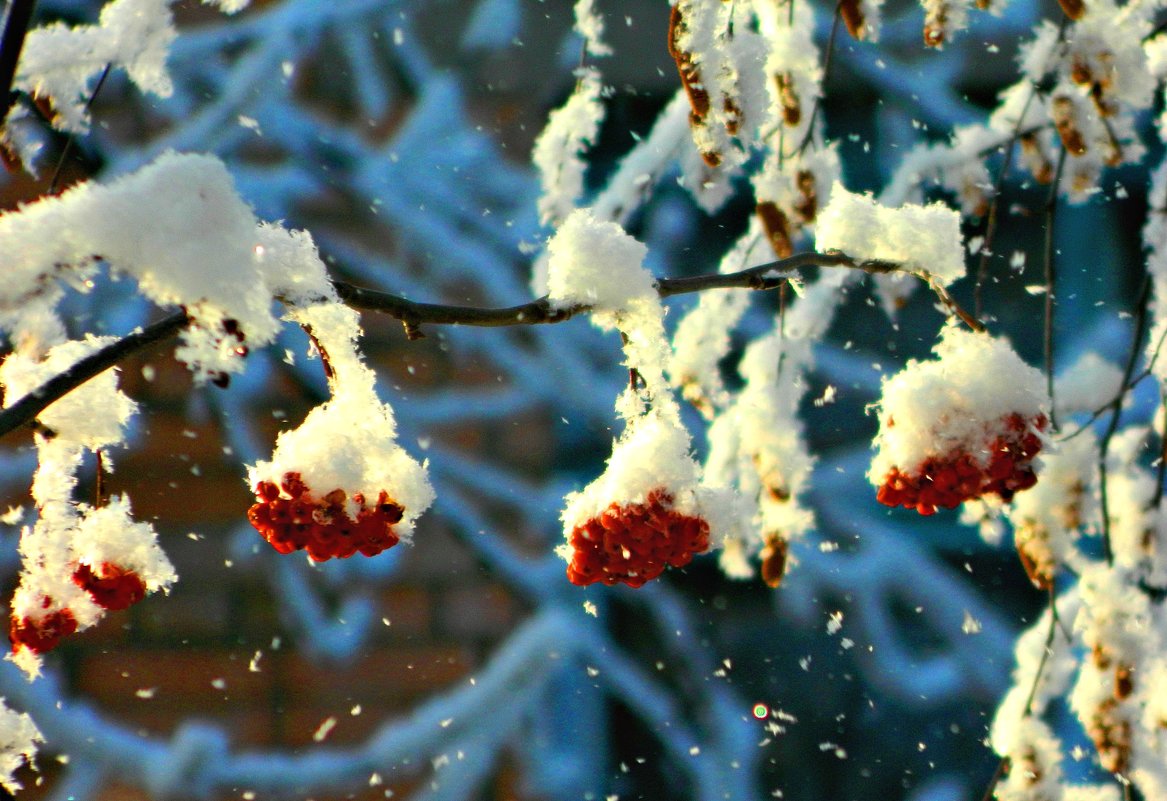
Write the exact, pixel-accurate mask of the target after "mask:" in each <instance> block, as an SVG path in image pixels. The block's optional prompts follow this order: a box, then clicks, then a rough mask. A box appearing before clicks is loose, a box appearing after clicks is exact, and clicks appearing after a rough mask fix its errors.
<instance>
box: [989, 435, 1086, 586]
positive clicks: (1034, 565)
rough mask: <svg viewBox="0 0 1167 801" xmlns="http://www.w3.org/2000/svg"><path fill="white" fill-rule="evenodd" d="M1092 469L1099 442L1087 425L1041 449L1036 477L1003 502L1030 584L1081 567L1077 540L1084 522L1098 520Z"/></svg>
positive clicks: (1045, 582)
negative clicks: (1038, 478)
mask: <svg viewBox="0 0 1167 801" xmlns="http://www.w3.org/2000/svg"><path fill="white" fill-rule="evenodd" d="M1097 472H1098V441H1097V439H1096V438H1095V436H1094V434H1093V432H1092V431H1091V430H1089V429H1087V430H1086V431H1084V432H1082V433H1081V434H1080V435H1078V436H1076V437H1074V438H1072V439H1068V440H1065V441H1063V442H1061V443H1059V444H1058V446H1057V447H1056V449H1055V450H1054V451H1053V452H1052V453H1049V454H1043V455H1042V472H1041V481H1039V482H1038V483H1037V485H1036V486H1034V487H1033V489H1031V490H1030V491H1029V492H1023V493H1021V494H1019V495H1017V497H1016V498H1014V499H1013V503H1012V504H1010V505H1009V506H1007V507H1006V515H1007V516H1008V518H1009V521H1010V522H1011V523H1012V524H1013V540H1014V544H1015V545H1016V547H1017V553H1018V555H1019V556H1020V557H1021V564H1022V565H1023V566H1024V567H1025V572H1026V574H1027V575H1028V576H1029V580H1030V581H1032V582H1033V585H1034V586H1035V587H1037V588H1039V589H1043V590H1048V589H1049V588H1051V587H1053V586H1054V579H1055V578H1056V577H1057V576H1058V574H1059V573H1061V572H1062V571H1063V570H1064V569H1065V568H1066V567H1070V568H1079V567H1080V566H1081V560H1082V556H1081V554H1079V553H1078V550H1077V548H1076V542H1077V540H1078V537H1079V536H1080V534H1081V531H1082V528H1083V526H1084V525H1086V524H1087V523H1093V522H1095V521H1096V519H1097V509H1096V506H1097V504H1096V503H1095V500H1094V489H1095V486H1096V481H1097Z"/></svg>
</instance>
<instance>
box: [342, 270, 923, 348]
mask: <svg viewBox="0 0 1167 801" xmlns="http://www.w3.org/2000/svg"><path fill="white" fill-rule="evenodd" d="M807 267H847V268H851V269H857V270H862V271H864V272H868V273H895V272H908V270H907V269H906V268H905V267H904V266H903V265H902V264H898V263H895V262H883V261H862V262H861V261H857V260H855V259H853V258H852V257H850V256H848V255H846V254H843V253H799V254H796V255H794V256H790V257H789V258H785V259H781V260H779V261H772V262H767V263H766V264H760V265H758V266H757V267H751V268H749V269H747V270H740V271H738V272H736V273H707V274H705V275H695V276H690V277H687V278H661V279H659V280H658V281H657V282H656V289H657V292H658V293H659V294H660V296H661V297H662V298H668V297H673V296H674V295H687V294H690V293H693V292H704V291H706V290H710V289H733V288H737V289H756V290H768V289H776V288H778V287H779V286H781V285H782V284H783V283H784V282H785V280H786V279H785V278H783V277H781V274H784V273H792V272H795V271H797V270H801V269H805V268H807ZM333 285H334V286H335V287H336V291H337V293H338V294H339V295H340V299H341V300H342V301H344V302H345V303H346V304H348V305H349V306H352V307H353V308H354V309H361V310H363V311H375V312H381V313H383V314H388V315H389V316H391V317H395V318H396V319H398V320H400V321H401V322H402V323H404V324H405V325H406V327H407V328H408V329H409V330H411V331H413V332H414V333H415V335H416V333H417V330H418V329H419V328H420V326H422V325H473V326H480V327H486V328H494V327H504V326H512V325H541V324H544V323H561V322H563V321H564V320H568V319H570V318H572V317H574V316H575V315H577V314H581V313H584V312H588V311H591V307H590V306H584V305H580V306H568V307H563V308H560V307H556V306H554V305H553V304H552V303H551V301H550V300H548V299H547V298H539V299H538V300H533V301H531V302H529V303H523V304H520V305H518V306H506V307H504V308H493V309H492V308H477V307H473V306H448V305H445V304H441V303H417V302H415V301H412V300H407V299H406V298H403V297H400V296H398V295H391V294H389V293H387V292H379V291H377V290H373V289H365V288H363V287H358V286H353V285H352V284H348V283H345V282H343V281H337V282H334V284H333Z"/></svg>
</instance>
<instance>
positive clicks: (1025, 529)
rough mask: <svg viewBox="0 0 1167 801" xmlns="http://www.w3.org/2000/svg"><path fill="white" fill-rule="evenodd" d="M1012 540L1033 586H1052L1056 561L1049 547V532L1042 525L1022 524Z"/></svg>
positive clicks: (1044, 588)
mask: <svg viewBox="0 0 1167 801" xmlns="http://www.w3.org/2000/svg"><path fill="white" fill-rule="evenodd" d="M1013 540H1014V544H1015V545H1016V547H1017V555H1018V557H1020V559H1021V566H1022V567H1024V568H1025V574H1026V575H1027V576H1029V581H1030V582H1031V583H1032V584H1033V586H1034V587H1036V588H1037V589H1039V590H1048V589H1049V588H1050V587H1052V586H1053V585H1054V574H1055V572H1056V569H1057V562H1056V560H1055V559H1054V555H1053V552H1052V551H1051V550H1050V547H1049V532H1048V531H1047V530H1046V529H1045V528H1044V527H1043V526H1036V525H1024V526H1021V527H1020V528H1018V529H1017V531H1016V532H1015V533H1014V535H1013Z"/></svg>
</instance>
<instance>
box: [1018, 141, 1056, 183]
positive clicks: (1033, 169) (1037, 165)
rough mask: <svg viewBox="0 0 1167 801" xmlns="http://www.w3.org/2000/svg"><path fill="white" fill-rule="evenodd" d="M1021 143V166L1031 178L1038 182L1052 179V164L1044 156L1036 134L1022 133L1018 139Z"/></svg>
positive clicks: (1046, 181) (1047, 181)
mask: <svg viewBox="0 0 1167 801" xmlns="http://www.w3.org/2000/svg"><path fill="white" fill-rule="evenodd" d="M1018 142H1019V143H1020V145H1021V159H1020V161H1021V166H1022V167H1024V168H1025V169H1026V170H1028V171H1029V174H1030V175H1032V176H1033V180H1035V181H1037V182H1038V183H1039V184H1043V185H1044V184H1048V183H1049V182H1050V181H1052V180H1053V179H1054V165H1053V162H1051V161H1050V159H1049V157H1048V156H1046V154H1045V150H1044V149H1043V148H1042V146H1041V142H1040V140H1039V139H1038V138H1037V134H1034V133H1026V134H1022V135H1021V137H1020V138H1019V139H1018Z"/></svg>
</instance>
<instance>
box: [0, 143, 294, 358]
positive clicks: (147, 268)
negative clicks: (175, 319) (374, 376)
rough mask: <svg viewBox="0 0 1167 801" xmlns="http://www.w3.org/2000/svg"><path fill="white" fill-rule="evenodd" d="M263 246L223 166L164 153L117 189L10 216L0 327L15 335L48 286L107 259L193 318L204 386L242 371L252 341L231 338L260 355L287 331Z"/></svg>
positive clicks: (184, 352)
mask: <svg viewBox="0 0 1167 801" xmlns="http://www.w3.org/2000/svg"><path fill="white" fill-rule="evenodd" d="M256 237H257V235H256V220H255V217H254V215H253V214H252V212H251V209H250V208H249V207H248V206H247V204H246V203H244V202H243V200H242V199H241V198H240V197H239V195H238V193H236V191H235V187H234V184H233V182H232V180H231V176H230V174H229V173H228V172H227V168H226V167H225V166H224V165H223V163H222V162H221V161H219V160H218V159H217V158H215V157H214V156H205V155H194V154H179V153H173V152H169V153H165V154H163V155H162V156H160V157H159V158H158V159H157V160H156V161H154V162H153V163H151V164H150V165H148V166H146V167H144V168H142V169H141V170H139V171H138V172H136V173H134V174H132V175H128V176H126V177H124V178H121V179H119V180H116V181H113V182H111V183H109V184H105V185H102V184H97V183H92V182H90V183H85V184H81V185H79V186H77V187H75V188H73V189H70V190H69V191H67V192H65V193H63V194H62V195H60V196H58V197H53V198H44V199H42V200H39V201H37V202H35V203H31V204H28V205H26V206H24V207H22V208H21V209H19V210H18V211H15V212H11V213H8V214H5V215H3V216H0V249H2V250H3V252H4V253H5V254H6V256H5V266H6V267H7V270H6V274H5V278H6V280H5V282H4V286H3V287H0V325H5V326H6V327H11V325H12V322H13V320H15V319H17V318H18V317H19V315H20V314H21V309H22V306H23V305H24V304H26V303H27V302H28V300H29V299H30V298H33V297H35V296H36V295H37V293H38V292H39V291H41V289H42V288H43V285H44V280H45V276H47V275H53V274H55V273H63V272H64V267H69V266H76V267H80V268H84V266H85V265H91V264H92V263H93V262H95V261H97V260H99V259H102V260H105V261H107V262H108V263H109V265H110V267H111V269H112V270H114V271H116V272H123V273H126V274H129V275H130V276H132V277H134V278H135V279H136V280H137V281H138V285H139V287H140V288H141V291H142V293H143V294H145V295H146V296H147V297H149V298H150V299H151V300H153V301H154V302H156V303H159V304H163V305H179V306H182V307H184V308H185V309H186V311H187V312H188V313H189V314H190V315H191V317H192V318H193V320H194V325H193V326H191V327H189V328H188V329H187V330H186V331H185V332H184V333H183V343H182V345H181V346H180V347H179V348H178V351H177V355H178V357H179V358H180V359H182V360H183V361H185V362H186V363H187V364H189V365H191V367H192V369H194V370H195V372H196V376H198V377H200V378H204V379H205V378H208V377H213V376H215V375H217V374H221V373H231V372H239V371H240V370H241V369H242V366H241V364H240V362H241V359H240V358H239V354H238V348H239V345H240V343H241V341H242V340H240V339H238V338H237V337H235V336H232V335H231V332H232V331H236V330H237V331H239V332H242V334H243V336H245V337H246V341H247V344H248V346H250V347H254V346H256V345H265V344H267V343H269V342H271V341H272V339H274V337H275V335H276V332H277V331H278V327H279V323H278V322H277V320H276V319H275V317H274V316H273V315H272V312H271V297H272V296H271V293H270V291H269V289H268V287H267V286H266V284H265V282H264V280H263V275H262V273H261V272H260V270H259V269H258V265H257V253H256V249H255V245H256ZM63 266H64V267H63ZM80 273H81V274H82V275H83V274H84V270H83V269H82V270H80Z"/></svg>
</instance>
